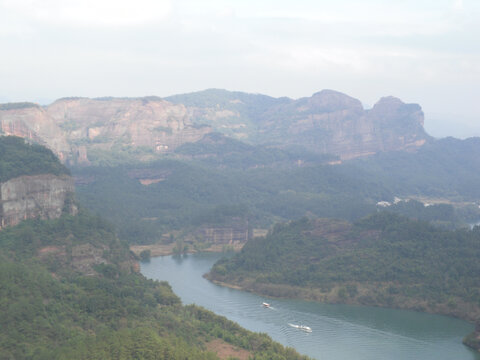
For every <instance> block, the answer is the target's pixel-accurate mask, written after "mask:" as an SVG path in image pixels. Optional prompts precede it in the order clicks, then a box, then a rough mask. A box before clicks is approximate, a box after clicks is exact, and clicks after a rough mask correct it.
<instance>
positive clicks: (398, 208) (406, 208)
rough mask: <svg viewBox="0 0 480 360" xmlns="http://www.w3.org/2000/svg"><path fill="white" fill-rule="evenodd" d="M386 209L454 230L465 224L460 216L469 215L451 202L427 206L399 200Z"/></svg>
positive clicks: (478, 214) (479, 214) (418, 202)
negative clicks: (456, 209) (456, 208)
mask: <svg viewBox="0 0 480 360" xmlns="http://www.w3.org/2000/svg"><path fill="white" fill-rule="evenodd" d="M384 209H385V211H387V212H393V213H396V214H400V215H403V216H406V217H408V218H410V219H417V220H423V221H428V222H429V223H431V224H433V225H437V226H440V227H443V228H446V229H452V230H453V229H455V228H458V227H461V226H463V225H464V222H463V221H461V220H460V218H462V219H465V218H466V217H467V215H466V214H463V213H462V212H461V210H460V211H455V208H454V207H453V206H452V205H450V204H433V205H428V206H425V204H423V203H422V202H420V201H416V200H409V201H399V202H397V203H396V204H393V205H391V206H388V207H386V208H384ZM476 214H477V216H476V217H475V219H478V218H480V212H476ZM465 220H466V219H465Z"/></svg>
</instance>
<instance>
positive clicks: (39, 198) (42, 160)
mask: <svg viewBox="0 0 480 360" xmlns="http://www.w3.org/2000/svg"><path fill="white" fill-rule="evenodd" d="M73 194H74V184H73V179H72V177H71V176H70V175H69V172H68V170H67V169H66V168H65V167H64V166H63V165H61V164H60V162H59V161H58V159H57V158H56V157H55V156H54V155H53V153H52V152H51V151H50V150H48V149H46V148H45V147H43V146H40V145H30V144H28V143H26V142H25V141H24V140H23V139H21V138H18V137H10V136H2V137H0V229H1V228H3V227H5V226H12V225H17V224H18V223H19V222H20V221H22V220H25V219H31V218H39V219H54V218H58V217H60V216H61V215H62V213H64V212H67V213H70V214H74V213H75V212H76V207H75V204H74V202H73Z"/></svg>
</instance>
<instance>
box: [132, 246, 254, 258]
mask: <svg viewBox="0 0 480 360" xmlns="http://www.w3.org/2000/svg"><path fill="white" fill-rule="evenodd" d="M244 245H245V243H234V244H203V245H202V246H197V247H195V244H194V245H193V246H192V247H189V248H188V250H187V251H186V252H185V254H195V253H197V252H216V253H221V252H225V251H240V250H242V248H243V246H244ZM176 246H177V245H176V243H171V244H151V245H131V246H130V250H131V251H132V252H133V253H134V254H135V255H137V256H140V253H141V252H142V251H145V250H149V251H150V256H151V257H155V256H167V255H174V254H175V253H176V252H175V248H176Z"/></svg>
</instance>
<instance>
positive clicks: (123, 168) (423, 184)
mask: <svg viewBox="0 0 480 360" xmlns="http://www.w3.org/2000/svg"><path fill="white" fill-rule="evenodd" d="M479 159H480V142H479V140H478V139H469V140H464V141H460V140H454V139H445V140H441V141H434V142H432V144H428V145H425V146H424V147H423V148H422V149H421V150H420V151H418V152H417V153H405V152H392V153H382V154H378V155H375V156H372V157H369V158H366V159H356V160H351V161H348V162H344V163H343V164H340V165H329V164H328V162H330V161H331V160H335V159H334V158H332V157H328V156H319V155H315V154H312V153H310V152H308V151H305V150H302V149H298V148H297V149H277V148H268V147H262V146H251V145H247V144H244V143H242V142H240V141H238V140H233V139H229V138H227V137H225V136H223V135H220V134H209V135H208V136H206V137H205V138H204V139H202V140H201V141H199V142H197V143H194V144H185V145H182V146H181V147H179V148H178V149H177V153H176V154H174V155H172V156H170V158H168V159H164V160H160V161H155V162H151V163H145V164H129V165H128V164H124V165H116V166H109V167H105V166H102V167H77V168H73V169H72V171H73V173H74V175H75V176H76V177H77V180H78V181H77V196H78V199H79V200H80V202H81V203H82V204H84V205H85V206H86V207H88V208H89V209H90V210H92V211H94V212H97V213H100V214H102V215H104V216H106V217H108V219H109V220H110V221H112V222H113V223H114V224H115V225H116V226H117V228H118V230H119V235H120V237H121V238H122V239H126V240H128V241H129V242H132V243H133V242H139V243H151V242H156V241H158V240H159V239H160V238H161V236H162V234H166V233H169V232H171V231H172V230H181V229H183V230H185V229H187V230H188V229H192V228H194V227H196V226H199V225H202V224H205V223H209V224H218V223H225V221H227V220H226V219H225V217H218V214H219V213H221V211H219V210H220V209H225V208H230V209H236V210H235V211H234V212H233V213H232V214H231V216H236V217H243V218H248V219H249V223H250V225H251V226H252V227H255V228H269V227H270V226H272V225H273V224H274V223H275V222H278V221H285V220H291V219H295V218H299V217H302V216H305V215H307V216H318V217H332V218H340V219H346V220H349V221H355V220H358V219H359V218H361V217H364V216H366V215H368V214H370V213H372V212H374V211H376V206H375V204H376V202H378V201H381V200H385V201H392V200H393V199H394V197H395V196H400V197H404V198H405V197H409V196H414V197H437V198H442V199H445V200H444V201H447V200H451V201H454V202H456V203H461V204H462V206H461V208H458V207H457V208H455V209H454V208H453V206H452V205H449V204H436V205H435V206H431V207H424V206H423V205H422V204H420V203H419V202H410V203H408V204H407V203H401V204H398V205H396V206H393V207H391V208H389V211H393V212H397V213H400V214H402V215H405V216H408V217H411V218H416V219H421V220H426V221H431V222H433V223H436V224H437V225H440V226H443V227H447V228H455V227H459V226H462V223H465V222H474V221H475V220H477V219H479V218H480V210H479V209H478V202H479V199H480V193H479V192H478V191H479V187H478V186H477V184H479V183H480V163H479V161H480V160H479ZM142 179H157V180H158V182H156V183H151V184H150V185H148V186H146V185H142V184H141V183H140V180H142ZM475 202H476V203H477V206H475V205H474V204H475ZM467 203H468V204H467Z"/></svg>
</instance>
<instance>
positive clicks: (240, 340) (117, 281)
mask: <svg viewBox="0 0 480 360" xmlns="http://www.w3.org/2000/svg"><path fill="white" fill-rule="evenodd" d="M95 249H100V254H101V255H100V259H99V258H98V257H97V256H96V255H95V254H96V252H95ZM80 250H81V255H79V254H78V253H79V251H80ZM76 256H77V257H78V256H80V260H79V259H75V257H76ZM89 258H90V260H88V259H89ZM0 260H1V261H0V292H1V298H0V324H1V326H0V357H1V358H2V359H102V360H104V359H134V358H138V359H216V358H217V357H216V356H215V355H214V353H212V352H210V351H208V343H209V342H210V341H212V340H214V339H220V340H221V341H223V342H225V343H227V344H230V345H231V346H232V347H238V348H241V349H244V350H245V351H247V352H249V353H250V354H251V355H252V356H254V357H255V358H256V359H271V358H273V357H277V358H278V359H300V358H302V357H300V356H299V355H297V354H296V353H295V352H294V351H293V350H290V349H284V348H283V347H282V346H280V345H278V344H275V343H273V342H272V340H271V339H270V338H268V337H267V336H265V335H257V334H253V333H251V332H248V331H246V330H244V329H242V328H240V327H239V326H238V325H236V324H234V323H233V322H231V321H228V320H226V319H225V318H221V317H219V316H216V315H214V314H213V313H211V312H208V311H206V310H203V309H201V308H198V307H195V306H182V305H180V300H179V298H178V297H177V296H176V295H175V294H173V293H172V290H171V288H170V286H169V285H168V284H167V283H165V282H156V281H151V280H147V279H145V278H144V277H143V276H142V275H140V274H138V273H136V272H135V271H132V270H133V269H132V266H133V265H134V264H135V263H134V262H132V255H131V253H130V252H129V250H128V246H127V245H126V244H125V243H121V242H119V241H118V240H117V239H116V237H115V234H114V233H113V229H112V227H111V226H110V225H108V224H106V223H105V222H104V221H103V220H101V219H99V218H98V217H95V216H91V215H88V214H86V213H81V214H80V215H79V216H76V217H72V216H64V217H62V218H60V219H57V220H50V221H36V220H28V221H25V222H23V223H22V224H20V225H18V226H16V227H10V228H7V229H4V230H2V231H1V232H0ZM78 261H82V262H83V263H81V264H80V266H76V265H78V263H77V262H78ZM89 261H90V262H91V264H90V265H91V266H92V267H93V269H94V274H85V269H86V268H88V266H87V265H88V264H85V262H89ZM82 265H83V266H82Z"/></svg>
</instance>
